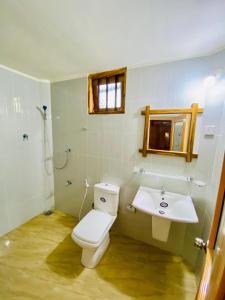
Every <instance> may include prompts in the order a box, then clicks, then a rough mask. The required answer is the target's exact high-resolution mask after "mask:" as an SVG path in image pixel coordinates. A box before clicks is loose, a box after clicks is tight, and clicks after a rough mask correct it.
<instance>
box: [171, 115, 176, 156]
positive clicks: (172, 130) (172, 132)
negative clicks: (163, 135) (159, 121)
mask: <svg viewBox="0 0 225 300" xmlns="http://www.w3.org/2000/svg"><path fill="white" fill-rule="evenodd" d="M174 124H175V121H174V120H171V130H170V151H173V142H174V128H175V127H174Z"/></svg>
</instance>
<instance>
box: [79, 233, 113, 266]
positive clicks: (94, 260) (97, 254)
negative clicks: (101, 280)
mask: <svg viewBox="0 0 225 300" xmlns="http://www.w3.org/2000/svg"><path fill="white" fill-rule="evenodd" d="M109 242H110V239H109V233H107V235H106V237H105V238H104V240H103V241H102V243H101V245H100V246H99V247H98V248H94V249H93V248H83V251H82V257H81V263H82V265H83V266H84V267H85V268H89V269H93V268H95V267H96V266H97V264H98V263H99V261H100V260H101V258H102V256H103V255H104V253H105V251H106V249H107V247H108V245H109Z"/></svg>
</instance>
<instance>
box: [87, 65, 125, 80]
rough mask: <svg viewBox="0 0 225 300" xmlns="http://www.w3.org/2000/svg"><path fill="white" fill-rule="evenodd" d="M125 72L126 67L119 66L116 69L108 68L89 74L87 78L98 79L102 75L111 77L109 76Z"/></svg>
mask: <svg viewBox="0 0 225 300" xmlns="http://www.w3.org/2000/svg"><path fill="white" fill-rule="evenodd" d="M126 73H127V68H126V67H125V68H120V69H116V70H110V71H104V72H100V73H94V74H89V75H88V78H90V79H100V78H103V77H111V76H116V75H120V74H126Z"/></svg>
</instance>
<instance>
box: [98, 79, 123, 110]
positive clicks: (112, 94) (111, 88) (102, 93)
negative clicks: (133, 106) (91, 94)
mask: <svg viewBox="0 0 225 300" xmlns="http://www.w3.org/2000/svg"><path fill="white" fill-rule="evenodd" d="M106 90H107V87H106V84H100V85H99V108H101V109H103V108H106ZM114 107H116V108H120V107H121V82H117V93H116V84H115V83H109V84H108V108H114Z"/></svg>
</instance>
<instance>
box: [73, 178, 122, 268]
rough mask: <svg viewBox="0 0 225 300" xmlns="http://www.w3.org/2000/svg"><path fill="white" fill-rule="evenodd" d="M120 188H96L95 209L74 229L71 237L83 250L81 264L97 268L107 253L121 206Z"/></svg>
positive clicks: (105, 186) (108, 186)
mask: <svg viewBox="0 0 225 300" xmlns="http://www.w3.org/2000/svg"><path fill="white" fill-rule="evenodd" d="M119 191H120V188H119V186H116V185H112V184H109V183H98V184H95V186H94V209H92V210H91V211H90V212H89V213H88V214H87V215H86V216H85V217H84V218H83V219H82V220H81V221H80V222H79V223H78V224H77V226H75V227H74V229H73V231H72V234H71V237H72V239H73V240H74V242H75V243H77V244H78V245H79V246H80V247H82V248H83V251H82V257H81V263H82V265H84V266H85V267H86V268H95V267H96V266H97V264H98V263H99V261H100V259H101V258H102V256H103V254H104V253H105V251H106V249H107V247H108V245H109V242H110V239H109V230H110V228H111V227H112V224H113V223H114V221H115V219H116V217H117V210H118V206H119Z"/></svg>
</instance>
